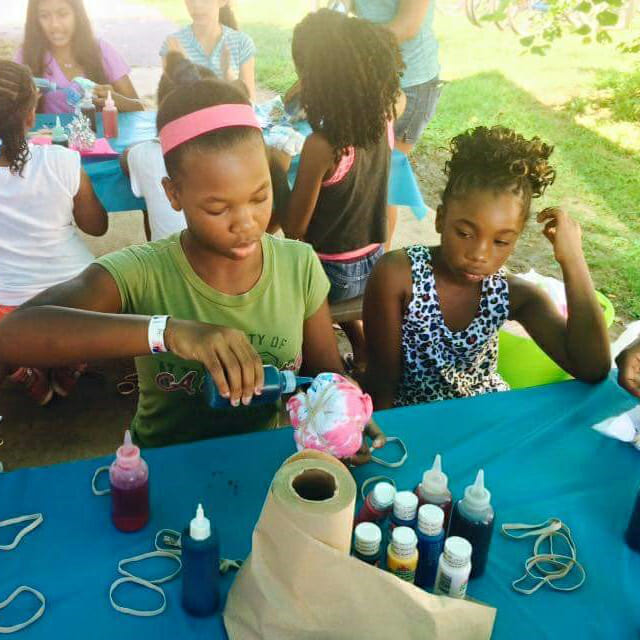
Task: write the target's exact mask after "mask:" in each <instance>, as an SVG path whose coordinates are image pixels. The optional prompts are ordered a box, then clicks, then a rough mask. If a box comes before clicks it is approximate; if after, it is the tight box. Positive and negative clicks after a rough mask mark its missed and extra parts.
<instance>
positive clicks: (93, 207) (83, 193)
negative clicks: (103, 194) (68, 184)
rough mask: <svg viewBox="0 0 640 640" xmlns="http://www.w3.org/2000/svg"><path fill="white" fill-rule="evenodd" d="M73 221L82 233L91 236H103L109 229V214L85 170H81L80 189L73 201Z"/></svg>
mask: <svg viewBox="0 0 640 640" xmlns="http://www.w3.org/2000/svg"><path fill="white" fill-rule="evenodd" d="M73 219H74V220H75V221H76V224H77V225H78V227H79V228H80V229H82V231H84V232H85V233H88V234H89V235H91V236H103V235H104V234H105V233H106V232H107V229H108V227H109V218H108V216H107V212H106V211H105V210H104V207H103V206H102V204H101V202H100V200H98V198H97V196H96V194H95V192H94V190H93V186H92V185H91V180H90V179H89V176H88V175H87V174H86V172H85V170H84V169H80V188H79V189H78V193H77V194H76V196H75V197H74V199H73Z"/></svg>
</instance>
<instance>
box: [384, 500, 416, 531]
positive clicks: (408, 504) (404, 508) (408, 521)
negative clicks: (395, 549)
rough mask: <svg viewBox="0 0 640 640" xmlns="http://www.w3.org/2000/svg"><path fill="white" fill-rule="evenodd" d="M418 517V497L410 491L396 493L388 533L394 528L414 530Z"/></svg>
mask: <svg viewBox="0 0 640 640" xmlns="http://www.w3.org/2000/svg"><path fill="white" fill-rule="evenodd" d="M417 515H418V496H417V495H416V494H415V493H413V492H412V491H398V492H397V493H396V495H395V497H394V499H393V513H392V514H391V522H390V523H389V532H392V531H393V530H394V529H395V528H396V527H409V528H410V529H414V528H415V526H416V518H417Z"/></svg>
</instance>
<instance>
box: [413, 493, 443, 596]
mask: <svg viewBox="0 0 640 640" xmlns="http://www.w3.org/2000/svg"><path fill="white" fill-rule="evenodd" d="M444 519H445V513H444V511H443V510H442V508H440V507H438V506H436V505H434V504H425V505H422V506H421V507H420V509H418V529H417V534H418V569H417V571H416V585H417V586H419V587H422V588H423V589H433V585H434V583H435V581H436V574H437V573H438V561H439V560H440V554H441V553H442V551H443V549H444V528H443V524H444Z"/></svg>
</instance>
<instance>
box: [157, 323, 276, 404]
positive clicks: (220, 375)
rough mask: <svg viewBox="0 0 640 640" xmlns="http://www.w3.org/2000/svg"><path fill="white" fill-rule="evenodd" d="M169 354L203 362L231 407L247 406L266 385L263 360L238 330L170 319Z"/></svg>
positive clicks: (166, 337) (168, 331) (168, 325)
mask: <svg viewBox="0 0 640 640" xmlns="http://www.w3.org/2000/svg"><path fill="white" fill-rule="evenodd" d="M165 344H166V346H167V348H168V349H169V351H170V352H172V353H175V354H176V355H177V356H179V357H180V358H184V359H185V360H197V361H198V362H202V364H204V366H205V367H206V368H207V369H208V370H209V373H210V374H211V377H212V378H213V380H214V382H215V384H216V387H217V388H218V391H219V393H220V395H221V396H222V397H224V398H228V399H229V402H230V403H231V405H232V406H234V407H237V406H239V405H240V402H242V404H244V405H248V404H249V403H250V402H251V398H252V397H253V396H254V394H257V395H259V394H260V393H261V392H262V387H263V385H264V372H263V368H262V360H260V356H258V354H257V353H256V351H255V349H254V348H253V347H252V346H251V343H250V342H249V340H248V338H247V336H246V334H244V333H243V332H242V331H238V330H237V329H231V328H229V327H221V326H217V325H212V324H207V323H204V322H195V321H192V320H177V319H175V318H170V319H169V321H168V323H167V328H166V330H165Z"/></svg>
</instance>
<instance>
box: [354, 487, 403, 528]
mask: <svg viewBox="0 0 640 640" xmlns="http://www.w3.org/2000/svg"><path fill="white" fill-rule="evenodd" d="M395 495H396V490H395V488H394V486H393V485H391V484H389V483H388V482H378V484H376V486H375V487H373V491H370V492H369V494H368V495H367V497H366V498H365V501H364V502H363V503H362V507H360V511H358V513H357V515H356V518H355V525H356V526H357V525H359V524H360V523H361V522H382V521H383V520H385V519H386V517H387V516H388V515H389V514H390V513H391V508H392V507H393V498H394V497H395Z"/></svg>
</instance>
